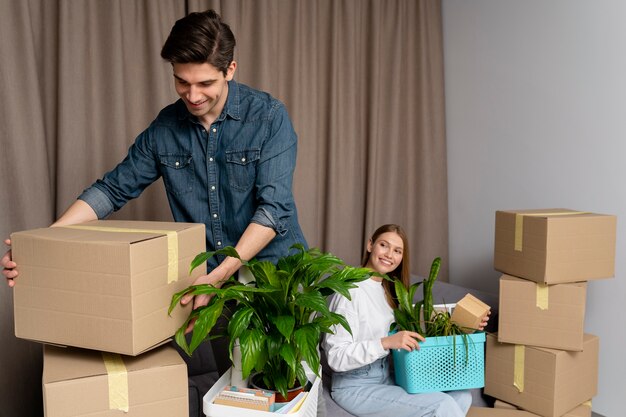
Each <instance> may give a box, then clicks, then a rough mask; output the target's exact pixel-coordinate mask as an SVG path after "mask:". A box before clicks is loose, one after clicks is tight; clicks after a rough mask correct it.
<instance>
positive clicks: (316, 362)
mask: <svg viewBox="0 0 626 417" xmlns="http://www.w3.org/2000/svg"><path fill="white" fill-rule="evenodd" d="M293 336H294V340H295V342H296V344H297V345H298V346H299V347H300V350H301V352H302V359H304V360H305V361H306V363H307V364H308V365H309V367H310V368H311V369H317V368H319V366H320V357H319V352H318V350H317V345H318V343H319V340H320V332H319V329H318V328H316V327H315V326H313V325H311V324H307V325H304V326H302V327H301V328H299V329H297V330H296V331H295V332H294V335H293Z"/></svg>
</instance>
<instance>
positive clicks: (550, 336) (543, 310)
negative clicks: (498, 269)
mask: <svg viewBox="0 0 626 417" xmlns="http://www.w3.org/2000/svg"><path fill="white" fill-rule="evenodd" d="M586 297H587V283H586V282H577V283H568V284H555V285H545V284H538V283H536V282H533V281H528V280H525V279H521V278H516V277H512V276H509V275H502V277H501V278H500V303H499V310H498V313H499V318H498V320H499V322H498V341H500V342H507V343H515V344H520V345H531V346H541V347H548V348H553V349H563V350H577V351H580V350H582V349H583V334H584V326H585V301H586Z"/></svg>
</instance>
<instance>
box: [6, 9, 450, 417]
mask: <svg viewBox="0 0 626 417" xmlns="http://www.w3.org/2000/svg"><path fill="white" fill-rule="evenodd" d="M207 8H214V9H216V10H217V11H218V12H219V13H220V14H222V17H223V18H224V20H225V21H226V22H228V23H229V24H230V25H231V28H232V29H233V32H234V33H235V36H236V38H237V42H238V46H237V49H236V60H237V61H238V69H237V74H236V76H235V78H236V79H237V80H238V81H239V82H242V83H245V84H248V85H250V86H252V87H255V88H259V89H262V90H266V91H268V92H270V93H271V94H273V95H274V96H276V97H278V98H279V99H281V100H283V101H284V102H285V103H286V105H287V108H288V110H289V112H290V115H291V117H292V119H293V121H294V125H295V128H296V131H297V132H298V135H299V153H298V163H297V169H296V175H295V184H294V193H295V196H296V201H297V204H298V210H299V215H300V220H301V224H302V228H303V230H304V232H305V235H306V237H307V240H308V241H309V244H310V245H312V246H318V247H320V248H321V249H323V250H326V251H331V252H333V253H335V254H336V255H338V256H340V257H341V258H343V259H344V260H346V262H348V263H351V264H357V263H358V262H359V260H360V256H361V252H362V250H363V245H364V242H365V240H366V239H367V237H369V235H370V234H371V233H372V232H373V230H374V229H375V228H376V227H377V226H378V225H380V224H383V223H388V222H393V223H399V224H401V225H402V226H403V227H404V228H405V229H406V231H407V233H408V235H409V238H410V241H411V250H410V255H411V262H412V271H413V272H414V273H415V274H419V275H426V274H427V272H428V268H429V266H430V262H431V260H432V259H433V258H434V257H435V256H441V257H442V258H443V259H444V268H443V271H442V276H441V279H442V280H446V279H447V266H446V265H447V264H446V263H445V260H446V258H447V254H448V245H447V239H448V227H447V192H446V186H447V178H446V171H447V168H446V145H445V123H444V122H445V121H444V90H443V54H442V39H441V36H442V35H441V4H440V1H438V0H378V1H376V0H369V1H368V0H316V1H310V0H222V1H217V0H214V1H211V0H188V1H186V2H185V1H183V0H131V1H129V0H106V1H105V0H52V1H51V0H20V1H16V0H15V1H12V0H0V56H1V57H2V60H1V61H0V103H1V110H0V132H1V136H0V140H1V141H2V142H1V145H2V148H1V151H0V152H1V153H0V154H1V155H2V160H1V163H0V173H1V174H2V181H0V193H1V194H0V209H1V211H0V216H1V217H0V219H1V220H0V236H1V237H3V238H4V237H7V236H9V234H10V233H11V232H12V231H17V230H23V229H31V228H35V227H44V226H47V225H48V224H50V223H51V222H52V221H53V220H54V219H55V218H56V217H57V216H58V215H60V214H61V213H62V212H63V210H65V208H67V207H68V206H69V205H70V204H71V203H72V201H73V200H74V199H75V198H76V196H77V195H78V194H79V193H80V192H81V191H82V190H83V189H84V188H85V187H86V186H88V185H89V184H91V183H92V182H93V181H94V180H95V179H96V178H98V177H100V176H101V175H102V174H103V173H104V172H105V171H107V170H109V169H111V168H112V167H113V166H114V165H115V164H116V163H117V162H118V161H120V160H121V159H122V158H123V157H124V155H125V153H126V150H127V148H128V146H129V145H130V144H131V143H132V141H133V140H134V138H135V136H136V135H137V134H138V133H139V132H140V131H141V130H142V129H143V128H144V127H145V126H147V124H148V123H149V122H150V121H151V120H152V119H153V118H154V117H155V116H156V113H157V112H158V111H159V109H161V108H162V107H163V106H165V105H166V104H168V103H170V102H171V101H173V100H175V99H176V95H175V92H174V89H173V83H172V81H171V68H170V66H169V64H166V63H164V62H163V61H162V60H161V59H160V57H159V52H160V48H161V45H162V43H163V42H164V40H165V38H166V36H167V34H168V33H169V30H170V28H171V26H172V25H173V23H174V21H175V20H177V19H178V18H180V17H182V16H184V14H185V13H186V12H187V11H199V10H204V9H207ZM114 217H116V218H124V219H143V220H171V215H170V213H169V208H168V206H167V202H166V198H165V193H164V191H163V186H162V184H161V183H160V182H159V183H156V184H154V185H153V186H151V187H149V188H148V190H146V191H145V192H144V194H142V196H141V197H140V198H139V199H137V200H135V201H133V202H131V203H130V204H128V205H127V206H126V207H124V209H122V210H121V211H120V212H118V213H116V214H115V215H114ZM2 252H4V250H2ZM18 285H19V281H18ZM12 308H13V307H12V294H11V290H10V289H9V288H7V286H6V285H0V340H2V341H1V342H0V344H1V346H2V349H1V351H2V355H0V417H13V416H18V415H19V416H25V417H28V416H40V415H42V414H43V413H42V409H41V380H40V378H41V348H40V346H39V345H38V344H36V343H31V342H27V341H22V340H18V339H16V338H15V337H14V336H13V316H12Z"/></svg>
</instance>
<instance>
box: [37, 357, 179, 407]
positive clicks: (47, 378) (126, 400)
mask: <svg viewBox="0 0 626 417" xmlns="http://www.w3.org/2000/svg"><path fill="white" fill-rule="evenodd" d="M42 384H43V397H44V415H45V417H68V416H77V417H78V416H89V417H119V416H126V417H174V416H176V417H186V416H188V415H189V401H188V388H187V384H188V383H187V366H186V365H185V362H184V361H183V359H182V358H181V357H180V355H179V354H178V352H177V351H176V350H175V349H174V348H173V347H171V346H169V345H167V346H161V347H159V348H157V349H154V350H152V351H150V352H147V353H144V354H142V355H140V356H122V355H118V354H110V353H101V352H98V351H94V350H87V349H77V348H62V347H56V346H45V347H44V365H43V378H42Z"/></svg>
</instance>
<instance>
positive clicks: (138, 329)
mask: <svg viewBox="0 0 626 417" xmlns="http://www.w3.org/2000/svg"><path fill="white" fill-rule="evenodd" d="M11 241H12V249H13V259H14V260H15V262H16V263H17V265H18V270H19V274H20V275H19V278H18V279H17V280H16V281H15V283H16V285H15V288H14V291H13V295H14V315H15V335H16V336H17V337H20V338H24V339H30V340H35V341H38V342H46V343H51V344H57V345H66V346H75V347H82V348H88V349H95V350H101V351H104V352H115V353H121V354H126V355H137V354H139V353H141V352H144V351H146V350H148V349H151V348H153V347H155V346H157V345H159V344H161V343H162V342H163V341H164V340H166V339H168V338H170V337H171V336H172V335H173V334H174V333H175V331H176V329H177V328H178V327H180V326H181V325H182V324H183V323H184V321H185V319H186V318H187V316H188V315H189V311H190V310H189V309H190V308H191V306H190V305H189V306H185V308H180V307H179V308H176V309H175V310H174V311H173V312H172V316H171V317H170V316H168V314H167V309H168V307H169V304H170V301H171V299H172V295H173V294H174V293H176V292H178V291H181V290H183V289H185V288H186V287H187V286H189V285H191V284H192V283H193V281H194V280H195V278H196V277H198V276H200V275H201V274H204V273H205V271H206V268H205V267H199V268H197V269H196V270H194V271H193V273H192V275H190V274H189V266H190V264H191V261H192V260H193V258H194V257H195V256H196V255H197V254H198V253H200V252H203V251H205V250H206V249H205V248H206V243H205V242H206V237H205V234H204V225H203V224H195V223H173V222H137V221H106V220H105V221H93V222H87V223H83V224H80V225H76V226H70V227H51V228H44V229H35V230H29V231H24V232H17V233H13V234H12V235H11Z"/></svg>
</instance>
